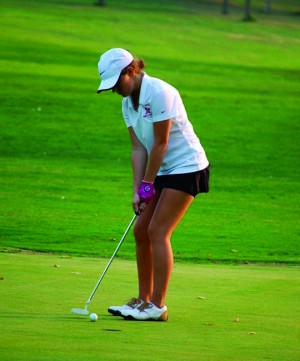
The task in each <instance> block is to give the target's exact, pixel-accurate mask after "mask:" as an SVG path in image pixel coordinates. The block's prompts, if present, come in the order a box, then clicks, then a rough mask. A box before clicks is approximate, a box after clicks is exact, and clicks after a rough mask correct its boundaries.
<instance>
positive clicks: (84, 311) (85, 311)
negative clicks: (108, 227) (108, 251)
mask: <svg viewBox="0 0 300 361" xmlns="http://www.w3.org/2000/svg"><path fill="white" fill-rule="evenodd" d="M136 217H137V215H136V214H135V215H134V216H133V218H132V220H131V221H130V223H129V225H128V227H127V228H126V231H125V233H124V234H123V237H122V238H121V240H120V242H119V244H118V246H117V248H116V250H115V251H114V253H113V255H112V256H111V258H110V260H109V262H108V264H107V266H106V267H105V269H104V271H103V273H102V275H101V276H100V278H99V280H98V282H97V284H96V286H95V288H94V289H93V292H92V293H91V295H90V297H89V298H88V300H87V301H86V304H85V308H84V309H81V308H72V310H71V311H72V312H73V313H77V314H78V315H83V316H87V315H88V314H89V311H88V306H89V303H90V302H91V300H92V298H93V297H94V294H95V292H96V291H97V288H98V287H99V285H100V283H101V281H102V279H103V277H104V275H105V273H106V271H107V270H108V268H109V266H110V265H111V263H112V261H113V259H114V258H115V255H116V254H117V252H118V250H119V248H120V247H121V245H122V243H123V241H124V239H125V237H126V236H127V233H128V232H129V230H130V228H131V226H132V224H133V222H134V221H135V219H136Z"/></svg>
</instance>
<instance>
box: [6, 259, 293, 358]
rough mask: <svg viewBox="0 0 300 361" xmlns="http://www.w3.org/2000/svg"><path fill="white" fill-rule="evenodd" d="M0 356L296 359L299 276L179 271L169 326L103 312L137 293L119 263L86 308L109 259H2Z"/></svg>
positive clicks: (129, 267)
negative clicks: (84, 313)
mask: <svg viewBox="0 0 300 361" xmlns="http://www.w3.org/2000/svg"><path fill="white" fill-rule="evenodd" d="M0 262H1V275H0V276H1V277H3V278H4V279H3V280H1V281H0V287H1V298H0V307H1V314H0V319H1V343H0V355H1V356H0V359H1V361H4V360H5V361H8V360H14V361H19V360H22V361H23V360H31V361H36V360H37V361H42V360H57V361H67V360H70V361H75V360H78V361H79V360H112V361H115V360H124V361H126V360H128V361H129V360H131V361H132V360H143V361H144V360H145V361H148V360H149V361H153V360H158V361H169V360H170V361H171V360H172V361H174V360H187V361H193V360H195V361H196V360H197V361H198V360H205V361H210V360H211V361H226V360H228V361H229V360H238V361H263V360H272V361H298V360H299V357H300V349H299V343H298V341H299V306H300V305H299V296H300V295H299V277H298V276H299V270H298V269H296V268H288V267H259V266H229V265H228V266H217V265H214V266H212V265H187V264H185V265H176V266H175V268H174V273H173V278H172V281H171V285H170V291H169V299H168V307H169V310H170V318H169V321H168V322H166V323H163V322H162V323H159V322H157V323H155V322H133V321H124V320H122V319H120V318H118V317H113V316H110V315H109V314H108V313H107V312H106V309H107V306H109V305H111V303H118V302H120V300H125V299H126V298H127V297H128V295H134V294H135V282H136V279H135V264H134V262H132V261H121V260H117V261H116V262H115V263H114V264H113V266H112V267H111V269H110V270H109V271H108V274H107V276H106V278H105V279H104V280H103V283H102V284H101V286H100V288H99V289H98V292H97V293H96V295H95V297H94V300H93V301H92V303H91V304H90V308H89V309H90V311H91V312H97V313H98V314H99V320H98V321H97V322H96V323H92V322H90V321H89V319H88V318H87V317H81V316H77V315H74V314H72V313H71V312H70V309H71V308H72V307H79V308H81V307H84V305H85V302H86V299H87V298H88V296H89V294H90V293H91V291H92V289H93V287H94V285H95V283H96V281H97V277H98V274H100V273H101V272H102V269H103V268H104V266H105V264H106V261H104V260H99V259H91V258H63V257H58V256H46V255H42V256H41V255H25V254H3V253H2V254H0Z"/></svg>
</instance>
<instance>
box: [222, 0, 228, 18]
mask: <svg viewBox="0 0 300 361" xmlns="http://www.w3.org/2000/svg"><path fill="white" fill-rule="evenodd" d="M228 5H229V0H223V5H222V14H224V15H227V14H228Z"/></svg>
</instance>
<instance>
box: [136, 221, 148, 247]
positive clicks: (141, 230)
mask: <svg viewBox="0 0 300 361" xmlns="http://www.w3.org/2000/svg"><path fill="white" fill-rule="evenodd" d="M133 235H134V238H135V241H136V243H137V244H141V243H144V242H149V234H148V228H147V227H142V226H139V225H136V226H135V227H134V229H133Z"/></svg>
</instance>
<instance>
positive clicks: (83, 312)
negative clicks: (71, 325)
mask: <svg viewBox="0 0 300 361" xmlns="http://www.w3.org/2000/svg"><path fill="white" fill-rule="evenodd" d="M71 311H72V312H73V313H76V314H77V315H81V316H87V315H88V314H89V311H88V310H85V309H84V310H82V309H81V308H72V310H71Z"/></svg>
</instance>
